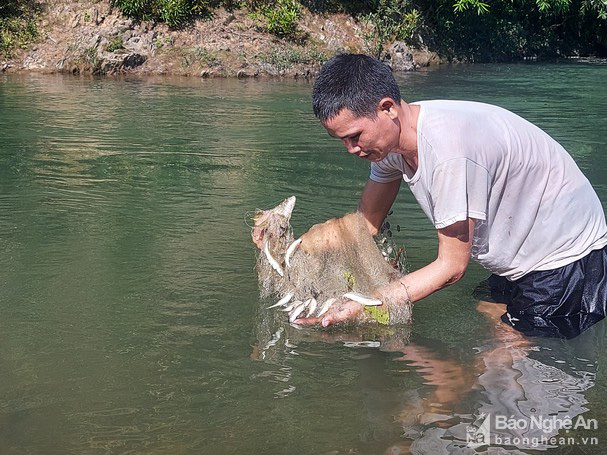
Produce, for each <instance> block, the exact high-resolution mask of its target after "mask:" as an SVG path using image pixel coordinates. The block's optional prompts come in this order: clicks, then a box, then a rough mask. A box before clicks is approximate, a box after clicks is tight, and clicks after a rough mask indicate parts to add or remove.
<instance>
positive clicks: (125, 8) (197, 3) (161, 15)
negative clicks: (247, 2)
mask: <svg viewBox="0 0 607 455" xmlns="http://www.w3.org/2000/svg"><path fill="white" fill-rule="evenodd" d="M221 3H225V4H226V5H227V4H228V3H229V4H231V3H232V2H222V1H220V0H112V5H113V6H115V7H117V8H118V9H119V10H120V11H121V12H122V13H123V14H124V15H126V16H128V17H131V18H133V19H136V20H154V21H159V22H166V23H167V24H168V25H169V26H171V27H179V26H181V25H183V24H185V23H187V22H188V21H190V20H192V19H193V18H194V17H196V16H205V15H207V14H209V12H210V11H211V9H212V8H214V7H217V6H220V5H221Z"/></svg>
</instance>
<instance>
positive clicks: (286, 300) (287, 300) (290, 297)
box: [268, 292, 293, 309]
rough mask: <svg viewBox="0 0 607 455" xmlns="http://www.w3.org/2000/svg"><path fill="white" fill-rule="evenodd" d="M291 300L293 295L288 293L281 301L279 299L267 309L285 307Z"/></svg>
mask: <svg viewBox="0 0 607 455" xmlns="http://www.w3.org/2000/svg"><path fill="white" fill-rule="evenodd" d="M292 298H293V293H292V292H289V293H288V294H287V295H285V296H284V297H283V298H282V299H280V300H279V301H278V302H276V303H275V304H274V305H272V306H269V307H268V309H270V308H276V307H277V306H281V305H286V304H287V303H288V302H289V301H290V300H291V299H292Z"/></svg>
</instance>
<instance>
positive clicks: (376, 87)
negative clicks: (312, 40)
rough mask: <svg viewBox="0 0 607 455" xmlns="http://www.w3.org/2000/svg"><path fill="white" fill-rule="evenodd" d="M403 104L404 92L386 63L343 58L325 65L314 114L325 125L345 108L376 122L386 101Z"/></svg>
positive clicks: (314, 92) (315, 92)
mask: <svg viewBox="0 0 607 455" xmlns="http://www.w3.org/2000/svg"><path fill="white" fill-rule="evenodd" d="M386 97H389V98H392V99H393V100H394V101H395V102H396V103H400V100H401V97H400V90H399V88H398V85H397V84H396V80H394V76H393V75H392V70H391V69H390V67H389V66H388V65H386V64H385V63H382V62H380V61H379V60H377V59H375V58H373V57H369V56H368V55H363V54H339V55H336V56H335V57H333V58H332V59H331V60H329V61H328V62H327V63H325V64H324V65H323V67H322V68H321V69H320V72H319V73H318V76H317V78H316V82H314V89H313V90H312V106H313V108H314V114H315V115H316V117H318V119H319V120H320V121H321V122H323V123H324V122H326V121H327V120H329V119H331V118H332V117H335V116H336V115H337V114H339V111H341V110H342V109H344V108H347V109H349V110H350V111H352V113H353V114H354V115H356V116H358V117H369V118H375V117H376V116H377V104H378V103H379V102H380V100H381V99H382V98H386Z"/></svg>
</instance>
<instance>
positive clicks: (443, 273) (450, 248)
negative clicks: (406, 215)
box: [388, 218, 475, 303]
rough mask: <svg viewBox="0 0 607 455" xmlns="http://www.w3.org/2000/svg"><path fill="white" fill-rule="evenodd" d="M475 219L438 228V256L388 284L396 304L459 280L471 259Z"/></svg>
mask: <svg viewBox="0 0 607 455" xmlns="http://www.w3.org/2000/svg"><path fill="white" fill-rule="evenodd" d="M474 221H475V220H474V219H472V218H468V219H466V220H465V221H458V222H456V223H454V224H452V225H450V226H447V227H446V228H443V229H439V230H438V231H437V233H438V255H437V258H436V259H435V260H434V261H433V262H431V263H430V264H428V265H427V266H425V267H422V268H421V269H419V270H416V271H415V272H412V273H410V274H408V275H405V276H404V277H402V278H401V279H400V280H398V281H395V282H393V283H391V285H390V289H389V290H388V294H389V295H388V297H389V298H390V299H391V300H393V301H395V302H398V303H402V302H404V301H406V300H407V298H408V299H410V300H411V301H412V302H416V301H418V300H421V299H423V298H424V297H427V296H429V295H430V294H432V293H433V292H435V291H438V290H439V289H442V288H444V287H446V286H449V285H451V284H453V283H455V282H457V281H459V280H460V278H462V277H463V276H464V273H465V272H466V268H467V267H468V262H470V250H471V248H472V238H473V236H474Z"/></svg>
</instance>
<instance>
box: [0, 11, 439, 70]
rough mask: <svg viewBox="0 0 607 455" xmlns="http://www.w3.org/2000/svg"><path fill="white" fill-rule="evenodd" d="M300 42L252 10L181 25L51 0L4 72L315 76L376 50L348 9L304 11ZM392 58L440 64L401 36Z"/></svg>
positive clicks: (396, 62)
mask: <svg viewBox="0 0 607 455" xmlns="http://www.w3.org/2000/svg"><path fill="white" fill-rule="evenodd" d="M298 27H299V34H300V36H301V38H300V39H299V40H295V41H294V40H287V39H279V38H277V37H276V36H273V35H271V34H269V33H268V32H266V31H264V30H263V28H262V27H260V24H259V20H258V19H256V18H255V16H254V15H251V14H248V12H247V11H246V10H242V9H241V10H234V11H226V10H225V9H218V10H215V11H214V13H213V15H212V17H210V18H207V19H197V20H195V21H193V22H192V23H191V24H189V25H187V26H185V27H183V28H181V29H178V30H174V29H170V28H169V27H168V26H167V25H166V24H162V23H153V22H146V21H142V22H136V21H134V20H132V19H129V18H127V17H125V16H124V15H122V14H121V13H120V11H118V10H117V9H116V8H113V7H112V6H111V4H110V2H109V1H108V0H102V1H99V2H75V1H66V0H47V1H45V2H43V3H42V4H41V5H40V11H39V13H38V14H37V18H36V28H37V35H38V37H37V39H36V40H35V42H32V43H31V44H30V45H29V46H27V47H26V48H25V49H18V50H16V51H15V52H14V55H13V56H12V57H11V58H5V59H0V68H1V69H2V70H3V71H11V72H14V71H38V72H44V73H56V72H66V73H72V74H117V73H118V74H119V73H135V74H142V75H179V76H198V77H258V76H281V77H294V78H306V77H311V76H313V75H314V74H315V73H316V72H317V71H318V69H319V68H320V66H321V65H322V63H323V62H325V61H326V60H327V59H328V58H330V57H331V56H332V55H335V54H336V53H340V52H364V53H369V52H370V46H372V43H371V42H370V38H369V36H370V34H371V33H370V32H371V30H370V29H369V27H370V25H369V24H367V23H364V22H361V21H357V20H356V19H354V18H353V17H351V16H348V15H346V14H314V13H311V12H310V11H308V10H305V11H303V14H302V17H301V19H300V20H299V23H298ZM386 49H387V52H386V61H387V62H388V63H389V64H390V65H391V66H392V67H393V69H394V70H395V71H412V70H415V69H416V68H419V67H425V66H429V65H435V64H439V63H440V62H441V60H440V58H439V57H438V56H437V55H436V54H435V53H433V52H430V51H428V50H424V49H421V50H420V49H411V48H409V47H408V46H407V45H406V44H405V43H403V42H400V41H396V42H393V43H390V44H389V45H388V46H387V47H386Z"/></svg>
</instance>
